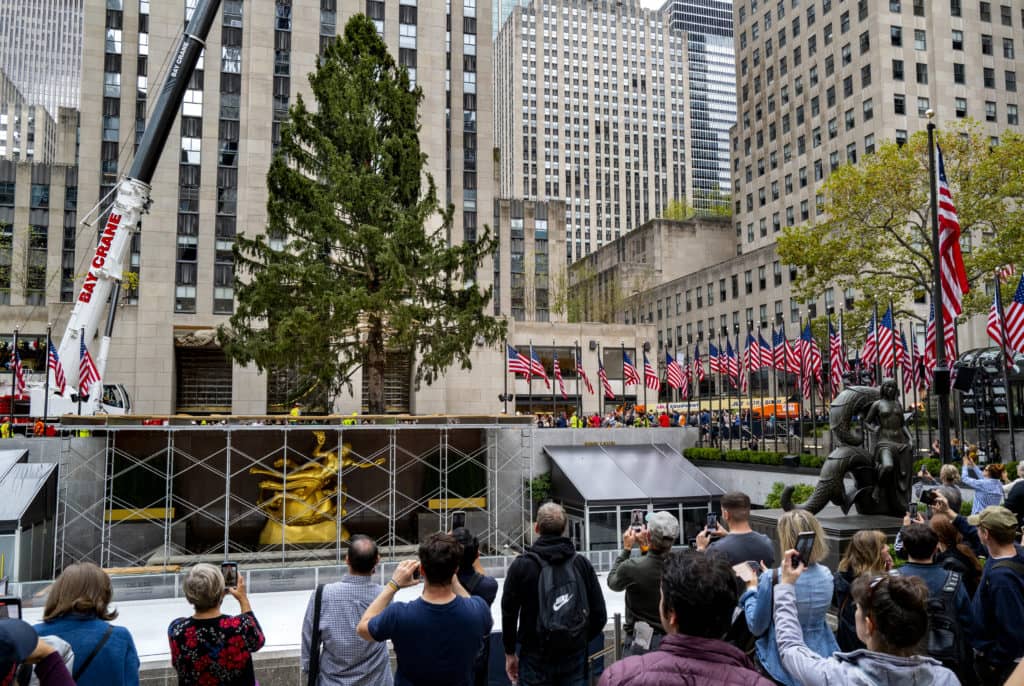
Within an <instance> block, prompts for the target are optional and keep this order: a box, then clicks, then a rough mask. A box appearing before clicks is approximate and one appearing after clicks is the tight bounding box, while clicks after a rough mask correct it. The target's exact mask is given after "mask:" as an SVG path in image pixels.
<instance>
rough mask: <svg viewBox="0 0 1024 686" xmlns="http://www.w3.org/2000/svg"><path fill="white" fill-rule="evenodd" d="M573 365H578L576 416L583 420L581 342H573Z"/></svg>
mask: <svg viewBox="0 0 1024 686" xmlns="http://www.w3.org/2000/svg"><path fill="white" fill-rule="evenodd" d="M572 347H573V351H572V353H573V355H574V356H575V357H573V358H572V363H573V365H576V416H577V417H579V418H580V419H581V420H582V419H583V394H582V393H580V367H581V366H582V364H583V360H581V359H580V342H579V341H573V342H572ZM584 426H585V425H584Z"/></svg>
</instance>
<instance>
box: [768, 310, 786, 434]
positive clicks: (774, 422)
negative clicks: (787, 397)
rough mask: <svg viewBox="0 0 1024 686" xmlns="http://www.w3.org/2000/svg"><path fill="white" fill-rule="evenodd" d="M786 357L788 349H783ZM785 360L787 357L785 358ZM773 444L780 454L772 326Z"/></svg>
mask: <svg viewBox="0 0 1024 686" xmlns="http://www.w3.org/2000/svg"><path fill="white" fill-rule="evenodd" d="M782 352H783V355H785V352H786V349H785V348H783V349H782ZM783 359H785V357H783ZM772 417H774V420H773V421H772V422H771V426H772V444H773V447H774V448H775V452H779V365H777V364H775V326H774V325H772Z"/></svg>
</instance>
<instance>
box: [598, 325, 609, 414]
mask: <svg viewBox="0 0 1024 686" xmlns="http://www.w3.org/2000/svg"><path fill="white" fill-rule="evenodd" d="M603 366H604V362H603V361H602V360H601V344H600V343H598V344H597V371H598V372H600V371H601V369H602V367H603ZM605 374H606V375H607V372H605ZM597 385H598V386H599V387H600V391H599V392H598V394H597V395H598V397H600V400H599V401H598V405H597V407H598V410H599V411H600V413H601V423H602V424H604V381H602V380H601V375H600V374H598V376H597Z"/></svg>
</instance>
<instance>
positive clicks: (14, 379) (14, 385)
mask: <svg viewBox="0 0 1024 686" xmlns="http://www.w3.org/2000/svg"><path fill="white" fill-rule="evenodd" d="M17 352H18V327H14V342H13V345H12V346H11V360H10V361H11V404H10V406H9V407H8V408H7V410H8V412H9V414H10V417H9V419H10V424H11V435H12V436H13V435H14V398H15V396H16V395H18V370H17V369H16V368H15V364H14V356H15V355H16V354H17Z"/></svg>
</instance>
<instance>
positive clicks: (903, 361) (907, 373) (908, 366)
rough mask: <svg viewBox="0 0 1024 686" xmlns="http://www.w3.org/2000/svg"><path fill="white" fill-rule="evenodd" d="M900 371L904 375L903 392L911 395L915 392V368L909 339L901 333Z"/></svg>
mask: <svg viewBox="0 0 1024 686" xmlns="http://www.w3.org/2000/svg"><path fill="white" fill-rule="evenodd" d="M898 350H899V352H900V354H899V358H900V360H899V362H900V371H901V372H902V374H903V390H904V391H905V392H907V393H910V392H911V391H912V390H914V368H913V363H911V361H910V351H909V349H908V348H907V337H906V336H904V335H903V332H902V331H900V346H899V348H898Z"/></svg>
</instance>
